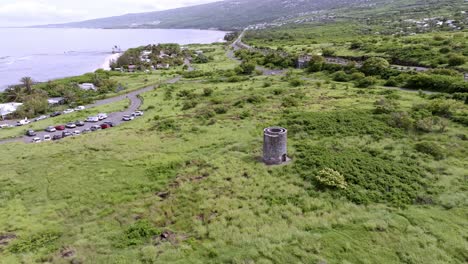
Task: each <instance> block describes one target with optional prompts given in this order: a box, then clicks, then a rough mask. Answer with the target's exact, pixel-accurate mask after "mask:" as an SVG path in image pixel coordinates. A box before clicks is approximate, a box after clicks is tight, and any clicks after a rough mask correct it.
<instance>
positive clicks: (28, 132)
mask: <svg viewBox="0 0 468 264" xmlns="http://www.w3.org/2000/svg"><path fill="white" fill-rule="evenodd" d="M36 135H37V134H36V132H35V131H34V130H28V131H26V136H28V137H35V136H36Z"/></svg>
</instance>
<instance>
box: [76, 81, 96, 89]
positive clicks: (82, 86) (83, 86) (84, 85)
mask: <svg viewBox="0 0 468 264" xmlns="http://www.w3.org/2000/svg"><path fill="white" fill-rule="evenodd" d="M78 87H80V89H81V90H85V91H89V90H92V91H96V90H97V89H96V86H94V84H92V83H82V84H79V85H78Z"/></svg>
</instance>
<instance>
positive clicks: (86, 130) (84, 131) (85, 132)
mask: <svg viewBox="0 0 468 264" xmlns="http://www.w3.org/2000/svg"><path fill="white" fill-rule="evenodd" d="M89 132H91V129H89V128H86V129H83V131H81V134H87V133H89Z"/></svg>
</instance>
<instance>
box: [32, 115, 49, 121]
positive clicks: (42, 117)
mask: <svg viewBox="0 0 468 264" xmlns="http://www.w3.org/2000/svg"><path fill="white" fill-rule="evenodd" d="M46 118H47V116H45V115H41V116H40V117H38V118H36V119H34V121H36V122H37V121H41V120H44V119H46Z"/></svg>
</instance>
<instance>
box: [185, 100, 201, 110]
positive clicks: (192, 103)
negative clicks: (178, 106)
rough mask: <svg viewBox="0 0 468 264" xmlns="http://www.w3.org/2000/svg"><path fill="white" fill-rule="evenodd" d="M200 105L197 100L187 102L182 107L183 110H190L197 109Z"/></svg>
mask: <svg viewBox="0 0 468 264" xmlns="http://www.w3.org/2000/svg"><path fill="white" fill-rule="evenodd" d="M197 105H198V102H197V101H195V100H189V101H185V102H184V104H183V105H182V110H189V109H192V108H195V107H196V106H197Z"/></svg>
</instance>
